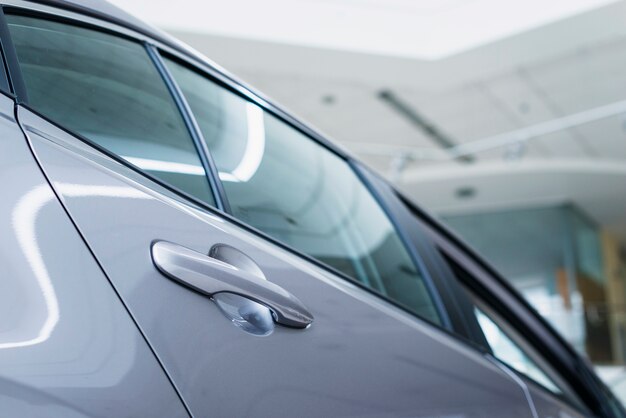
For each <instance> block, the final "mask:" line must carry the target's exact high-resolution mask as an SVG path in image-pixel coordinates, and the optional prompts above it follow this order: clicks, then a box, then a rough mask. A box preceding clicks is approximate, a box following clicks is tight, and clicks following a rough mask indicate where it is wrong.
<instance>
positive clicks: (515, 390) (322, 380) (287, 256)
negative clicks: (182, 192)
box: [19, 109, 532, 417]
mask: <svg viewBox="0 0 626 418" xmlns="http://www.w3.org/2000/svg"><path fill="white" fill-rule="evenodd" d="M19 118H20V121H21V122H22V124H23V125H24V127H25V129H26V131H27V134H28V136H29V138H30V140H31V142H32V145H33V146H34V149H35V152H36V155H37V156H38V158H39V159H40V161H41V162H42V164H43V166H44V167H45V171H46V173H47V175H48V177H49V179H50V180H51V181H52V183H53V185H54V188H55V189H56V190H57V192H58V193H59V194H60V195H61V196H62V200H63V202H64V205H65V206H66V208H67V209H68V210H69V213H70V214H71V216H72V218H73V219H74V221H75V222H76V223H77V224H78V225H79V227H80V229H81V231H82V233H83V234H84V236H85V238H86V240H87V242H88V244H89V245H90V247H91V248H92V250H93V251H94V253H95V255H96V256H97V257H98V259H99V260H100V262H101V264H102V266H103V268H104V270H105V272H106V273H107V275H108V277H109V278H110V280H111V281H112V283H113V284H114V286H115V288H116V290H117V291H118V293H119V294H120V295H121V297H122V298H123V300H124V301H125V303H126V304H127V306H128V308H129V310H130V311H131V313H132V314H133V316H134V317H135V318H136V320H137V321H138V323H139V326H140V327H141V329H142V331H143V333H144V334H145V335H146V337H147V339H148V341H149V343H150V345H151V347H152V348H153V350H155V352H156V353H157V355H158V356H159V358H160V359H161V361H162V362H163V363H164V364H165V365H166V367H167V371H168V373H169V376H170V378H171V379H172V380H173V382H174V384H175V385H176V387H177V388H178V390H179V391H180V393H181V395H182V397H183V399H184V401H185V402H186V404H187V406H188V407H189V409H190V411H191V412H192V414H195V415H198V416H219V417H221V416H237V417H245V416H257V417H258V416H260V417H263V416H272V417H276V416H300V417H305V416H412V417H431V416H448V417H453V416H454V417H456V416H459V417H504V416H506V417H530V416H532V415H531V409H530V407H529V404H528V402H527V400H526V397H525V394H524V391H523V390H522V388H521V387H520V386H519V385H518V383H516V382H515V381H514V380H512V379H511V378H510V376H508V375H507V374H506V373H504V372H503V371H502V370H500V369H499V368H498V367H497V366H496V365H494V364H493V363H491V362H490V361H489V360H488V359H486V358H485V357H484V356H483V354H482V353H480V352H478V351H476V350H474V349H472V348H469V346H467V345H465V344H464V343H461V342H460V341H458V340H456V339H455V338H454V337H451V336H449V335H447V334H445V333H444V332H442V331H441V330H439V329H437V328H436V327H434V326H432V325H429V324H426V323H424V322H422V321H420V320H419V319H416V318H415V317H413V316H411V315H409V314H406V313H404V312H402V311H400V310H399V309H397V308H395V307H393V306H390V305H388V304H386V303H385V302H383V301H381V300H380V299H379V298H377V297H375V296H373V295H371V294H369V293H367V292H365V291H364V290H362V289H360V288H356V287H354V286H353V285H351V284H350V283H348V282H346V281H344V280H342V279H340V278H337V277H334V276H333V275H332V274H330V273H328V272H327V271H325V270H322V269H320V268H318V267H316V266H314V265H312V264H311V263H308V262H306V261H305V260H303V259H300V258H299V257H297V256H295V255H293V254H291V253H288V252H286V251H284V250H282V249H280V248H278V247H276V246H274V245H272V244H270V243H268V242H266V241H265V240H263V239H261V238H259V237H257V236H256V235H253V234H251V233H249V232H247V231H244V230H242V229H241V228H239V227H237V226H236V225H233V224H230V223H229V222H227V221H225V220H224V219H222V218H221V217H219V216H217V215H214V214H211V213H209V212H206V211H204V210H200V209H198V208H195V207H193V206H191V205H189V204H186V203H185V202H184V201H183V200H182V199H181V198H178V197H177V196H175V195H174V194H173V193H171V192H168V191H167V190H164V189H162V188H161V187H159V186H158V185H156V184H153V183H152V182H150V181H149V180H148V179H146V178H144V177H142V176H141V175H139V174H137V173H136V172H134V171H132V170H130V169H129V168H127V167H125V166H123V165H121V164H119V163H117V162H115V161H113V160H111V159H109V158H107V157H105V156H103V155H101V154H99V153H98V152H96V151H95V150H93V149H92V148H90V147H88V146H86V145H85V144H83V143H82V142H80V141H79V140H77V139H76V138H73V137H71V136H70V135H68V134H67V133H66V132H64V131H62V130H60V129H58V128H55V127H53V126H52V125H51V124H49V123H47V122H46V121H44V120H42V119H41V118H39V117H37V116H36V115H34V114H32V113H30V112H29V111H27V110H25V109H20V110H19ZM155 240H166V241H170V242H175V243H177V244H180V245H183V246H185V247H187V248H190V249H192V250H194V251H197V252H199V253H202V254H209V251H210V249H211V248H212V247H213V246H214V245H215V244H222V245H228V246H231V247H233V248H236V249H237V250H239V251H241V252H242V253H244V254H246V255H247V256H248V257H250V258H251V259H252V260H254V261H255V263H256V264H258V266H259V267H260V268H261V269H262V271H263V273H264V274H265V276H266V277H267V279H268V280H271V281H272V282H273V283H276V284H277V285H278V286H281V287H282V288H284V289H286V290H287V291H289V292H290V293H292V294H294V295H297V297H298V298H299V299H300V300H301V301H302V302H303V303H304V304H305V305H306V306H307V307H308V308H309V309H310V310H311V313H312V314H313V315H314V316H315V322H314V323H313V324H312V326H310V327H309V328H307V329H305V330H298V329H290V328H286V327H276V329H275V331H274V332H273V333H272V334H271V335H269V336H267V337H265V338H258V337H255V336H252V335H248V334H246V333H243V332H241V331H240V330H238V329H236V328H235V327H233V326H232V325H231V324H230V322H229V321H228V320H226V318H224V317H223V315H222V314H221V313H220V312H219V310H218V308H217V306H216V305H215V304H214V303H212V302H211V301H210V300H208V299H207V298H206V297H204V296H202V295H200V294H198V293H196V292H194V291H191V290H189V289H187V288H184V287H182V286H180V285H178V284H176V283H174V282H173V281H171V280H169V279H167V278H165V277H163V275H162V274H161V273H160V272H159V271H158V270H157V269H156V268H155V266H154V264H153V262H152V259H151V254H150V248H151V244H152V243H153V242H154V241H155Z"/></svg>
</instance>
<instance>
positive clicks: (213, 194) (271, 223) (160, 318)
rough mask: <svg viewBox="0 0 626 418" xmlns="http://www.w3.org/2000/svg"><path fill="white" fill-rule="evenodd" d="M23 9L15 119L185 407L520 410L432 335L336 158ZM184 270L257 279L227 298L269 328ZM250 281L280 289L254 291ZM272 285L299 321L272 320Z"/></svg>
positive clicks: (417, 282)
mask: <svg viewBox="0 0 626 418" xmlns="http://www.w3.org/2000/svg"><path fill="white" fill-rule="evenodd" d="M36 9H37V11H33V10H29V11H28V12H27V13H26V12H25V11H24V10H23V9H20V8H11V9H7V10H6V12H7V21H8V29H9V33H10V34H11V40H12V43H13V45H14V46H15V53H16V56H17V58H18V60H19V72H20V76H21V77H22V80H23V83H24V86H25V88H26V93H27V94H23V95H22V97H20V98H19V99H20V101H21V102H22V103H23V104H22V105H21V106H19V109H18V118H19V121H20V123H21V125H22V128H23V129H24V131H25V133H26V135H27V137H28V139H29V141H30V144H31V146H32V147H33V150H34V153H35V155H36V157H37V159H38V161H39V162H40V164H41V166H42V168H43V170H44V172H45V173H46V175H47V177H48V179H49V180H50V181H51V183H52V185H53V187H54V189H55V191H56V192H57V193H58V194H59V196H60V197H61V199H62V202H63V204H64V205H65V208H66V209H67V210H68V213H69V214H70V216H71V217H72V219H73V221H74V222H75V223H76V225H77V227H78V228H79V230H80V232H81V234H82V235H83V237H84V238H85V241H86V242H87V244H88V245H89V247H90V249H91V250H92V251H93V253H94V254H95V256H96V257H97V259H98V260H99V262H100V264H101V265H102V268H103V271H104V272H105V273H106V275H107V276H108V278H109V279H110V281H111V283H112V285H113V286H114V288H115V290H116V291H117V292H118V293H119V295H120V296H121V298H122V299H123V301H124V302H125V304H126V306H127V308H128V310H129V312H130V314H131V315H132V316H133V318H134V319H135V320H136V322H137V323H138V325H139V327H140V329H141V331H142V332H143V333H144V335H145V336H146V339H147V340H148V342H149V344H150V345H151V347H152V349H153V350H154V352H155V354H156V356H157V357H158V359H159V361H160V362H161V363H162V364H163V366H164V368H165V370H166V372H167V373H168V375H169V377H170V379H171V380H172V382H173V383H174V385H175V386H176V388H177V390H178V391H179V394H180V396H181V398H182V399H183V401H184V402H185V404H186V406H187V407H188V409H189V411H190V412H191V413H192V414H194V415H199V416H210V415H212V416H294V415H296V416H355V415H358V416H398V415H402V416H404V415H410V416H459V415H462V416H466V417H479V416H480V417H484V416H493V417H500V416H511V417H517V416H519V417H527V416H531V409H530V407H529V404H528V400H527V398H526V395H525V393H524V391H523V390H521V388H520V386H519V385H518V383H517V382H515V380H514V379H512V378H511V376H509V375H508V374H507V373H506V372H505V371H503V370H502V369H501V368H500V367H498V366H497V364H495V363H494V362H492V361H489V360H488V359H486V358H485V356H484V355H483V353H481V352H480V351H478V350H475V349H473V348H470V347H469V346H467V345H466V344H464V343H462V342H461V341H460V340H459V339H458V338H457V337H455V336H454V335H452V333H450V332H449V330H450V325H449V319H448V318H447V312H446V311H445V310H444V309H442V304H441V303H440V301H439V295H438V294H437V292H436V290H435V287H434V286H433V285H432V283H431V282H430V278H429V277H428V275H427V273H426V271H425V270H424V269H423V268H422V266H421V264H420V262H419V259H418V258H417V257H416V254H413V253H412V252H411V251H409V250H408V249H407V246H406V241H405V240H404V239H403V238H402V237H401V236H400V235H399V234H398V233H397V231H396V229H395V227H394V223H393V222H392V221H391V220H390V219H389V218H388V216H387V214H386V212H385V211H384V210H383V208H382V207H381V206H380V205H379V203H378V202H377V201H376V200H375V199H374V198H373V196H372V195H371V194H370V192H369V191H368V190H367V188H366V187H365V186H364V185H363V184H362V183H361V181H360V180H359V178H358V176H357V175H356V174H355V172H354V171H353V170H352V168H351V167H350V165H349V164H348V163H347V162H346V161H345V160H344V159H343V158H342V157H341V156H340V155H337V154H336V153H334V152H333V151H332V150H330V149H328V148H327V147H325V146H322V145H320V144H318V143H317V142H315V141H313V140H312V139H310V138H308V137H307V136H306V135H304V134H303V133H302V132H300V131H298V130H297V129H295V128H294V127H292V126H291V125H289V124H287V123H285V122H284V121H283V120H282V119H281V118H279V117H277V116H276V115H273V114H272V113H271V112H269V111H268V110H266V109H264V108H263V107H262V105H263V104H264V103H263V102H262V101H259V102H252V101H249V100H246V99H245V98H244V97H242V96H241V95H238V94H235V93H234V92H232V91H229V90H228V89H227V88H225V87H224V86H222V85H220V83H217V82H214V81H211V80H209V79H208V78H207V77H206V75H205V74H204V73H203V72H202V71H200V70H197V69H195V68H194V67H193V66H190V65H189V64H187V63H185V61H184V59H183V58H182V56H181V55H180V54H179V53H177V52H176V51H174V50H169V51H168V53H169V55H168V58H167V59H165V60H164V59H162V57H161V52H160V51H159V50H158V49H157V48H156V47H155V46H154V44H155V42H154V41H152V40H151V39H148V38H145V37H144V36H143V35H139V34H135V33H132V32H131V31H129V30H128V29H121V28H118V27H116V26H113V25H110V24H104V23H102V22H99V21H96V20H94V19H91V18H87V17H84V16H78V15H74V14H72V13H69V12H60V11H58V10H55V9H51V8H48V7H45V6H38V7H36ZM75 20H80V25H77V24H76V22H75ZM103 26H104V27H105V28H104V29H103ZM118 31H119V32H121V33H123V35H120V34H115V33H111V32H118ZM157 44H158V43H157ZM162 48H163V49H167V48H166V47H164V46H162ZM175 80H176V81H178V82H179V83H180V86H179V85H178V84H177V83H176V82H175ZM221 83H222V84H225V83H224V81H222V82H221ZM238 88H240V87H238ZM194 92H199V93H198V94H197V96H198V97H195V96H194V95H193V93H194ZM202 100H206V101H208V104H207V103H203V102H202ZM204 105H207V106H208V105H211V106H214V107H213V109H212V110H213V111H211V112H208V113H206V114H205V113H202V112H203V111H206V110H207V109H206V108H205V107H203V106H204ZM192 111H193V112H194V113H192ZM211 130H213V132H212V131H211ZM261 136H262V139H261ZM261 142H262V145H261ZM207 148H209V149H210V150H211V151H212V155H213V156H214V157H215V160H216V161H215V162H213V161H212V157H211V155H209V154H208V153H207V152H206V150H207ZM158 243H166V245H169V246H170V247H167V248H169V249H173V250H172V252H171V253H170V255H171V254H174V257H173V258H168V260H169V261H172V260H173V261H172V263H173V264H174V265H173V267H172V266H171V265H169V266H170V267H172V268H171V269H168V267H167V266H165V267H164V263H160V260H161V259H160V258H159V256H158V255H157V256H156V257H155V248H159V247H157V244H158ZM222 249H227V251H226V253H228V254H230V255H231V256H224V254H226V253H224V252H223V251H222ZM180 254H187V256H188V257H187V258H185V257H183V258H182V259H181V258H177V256H179V255H180ZM233 254H234V255H233ZM181 260H182V261H181ZM190 260H192V261H193V260H195V261H194V263H195V264H193V266H191V267H190V264H185V263H187V262H190ZM216 260H217V261H216ZM161 261H162V260H161ZM155 262H156V264H157V265H155ZM177 262H178V264H176V263H177ZM198 263H199V264H198ZM197 265H200V266H201V267H199V268H198V269H195V267H194V266H197ZM207 266H209V267H207ZM211 266H213V267H211ZM215 266H217V267H219V269H218V270H215V268H217V267H215ZM189 271H192V273H194V274H195V276H194V277H195V278H196V279H198V280H200V281H203V280H205V279H206V280H209V281H211V282H214V281H215V279H216V277H217V276H219V275H222V274H227V276H228V277H230V278H232V279H233V280H235V281H237V280H240V279H242V277H243V279H246V280H248V281H249V282H250V281H251V282H254V281H255V280H256V282H254V286H256V287H254V286H253V290H252V291H249V292H248V293H246V292H243V291H241V292H240V291H236V292H234V293H237V294H239V296H244V297H245V298H244V300H251V301H253V302H254V301H256V302H259V301H261V302H266V305H268V306H270V308H273V309H272V311H273V312H272V313H273V314H274V317H275V319H276V322H278V323H279V324H277V325H275V326H274V325H272V327H271V328H268V329H265V330H264V331H263V332H256V331H258V328H254V327H252V328H250V327H248V325H250V323H252V325H259V323H256V322H254V321H256V320H257V319H258V318H257V317H250V316H246V315H245V314H243V313H242V306H243V305H238V304H239V303H243V302H241V298H240V299H239V300H229V301H227V303H225V304H222V305H221V306H220V307H218V306H217V304H216V303H214V301H213V300H215V301H218V299H219V298H217V297H215V296H214V297H213V298H210V297H208V296H207V294H202V293H201V292H198V291H196V290H201V289H199V287H202V286H201V285H200V284H198V282H194V283H195V284H193V285H192V286H191V287H193V288H194V289H195V290H192V289H191V288H190V287H189V286H183V285H181V283H180V282H181V281H185V280H184V279H185V277H186V274H187V273H189ZM225 272H226V273H225ZM163 273H166V274H163ZM166 275H168V276H169V277H166ZM183 276H185V277H183ZM172 279H174V280H172ZM263 280H268V281H269V282H271V284H272V286H274V288H276V287H277V286H278V289H280V291H277V290H276V289H274V290H273V291H272V292H270V296H268V297H266V298H264V297H263V296H261V295H260V294H259V293H255V290H254V289H259V288H264V289H265V288H267V286H264V285H262V284H259V283H261V282H262V281H263ZM229 289H230V290H231V291H232V288H229ZM248 290H249V289H248ZM212 291H218V292H219V291H220V290H219V289H217V290H215V289H213V290H212ZM281 292H282V293H281ZM205 293H206V292H205ZM277 293H281V294H283V296H284V295H287V296H289V297H291V296H293V297H295V298H296V299H297V301H298V302H297V303H296V305H297V307H298V309H299V308H303V309H304V310H302V311H299V312H300V313H303V314H304V317H305V319H306V318H307V316H308V317H309V318H310V317H312V318H313V323H312V324H311V325H310V326H308V327H306V328H304V327H303V324H302V323H299V322H297V321H296V322H295V323H294V322H292V323H290V322H288V321H286V322H285V321H282V322H281V317H280V315H277V313H278V311H279V309H278V304H277V305H276V306H274V305H272V303H274V302H275V301H276V300H277V299H275V297H276V294H277ZM265 296H267V295H265ZM273 298H274V299H273ZM274 308H275V309H274ZM287 311H289V309H287V310H286V311H285V312H287ZM238 315H239V316H238ZM297 318H298V317H297V316H296V319H297ZM283 319H284V318H283ZM292 319H293V317H292ZM257 322H258V321H257ZM261 322H262V321H261ZM281 324H282V325H281ZM304 325H306V324H304ZM259 334H262V335H259Z"/></svg>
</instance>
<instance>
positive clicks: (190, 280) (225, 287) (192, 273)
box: [151, 241, 313, 328]
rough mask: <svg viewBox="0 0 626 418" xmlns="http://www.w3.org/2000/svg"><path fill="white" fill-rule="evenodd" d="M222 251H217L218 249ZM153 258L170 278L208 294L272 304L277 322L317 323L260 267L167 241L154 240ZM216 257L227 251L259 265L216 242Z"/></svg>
mask: <svg viewBox="0 0 626 418" xmlns="http://www.w3.org/2000/svg"><path fill="white" fill-rule="evenodd" d="M216 247H217V248H220V249H221V251H215V248H216ZM151 253H152V261H153V262H154V265H155V266H156V268H157V269H158V270H159V271H161V273H163V274H164V275H165V276H167V277H169V278H170V279H172V280H174V281H176V282H179V283H181V284H183V285H184V286H187V287H189V288H191V289H194V290H196V291H198V292H200V293H202V294H204V295H206V296H213V295H214V294H216V293H220V292H228V293H235V294H238V295H241V296H245V297H247V298H249V299H252V300H254V301H257V302H260V303H262V304H263V305H266V306H267V307H269V308H270V309H271V310H272V312H273V314H274V317H275V318H276V322H277V323H279V324H282V325H286V326H288V327H294V328H306V327H307V326H309V325H310V324H311V323H312V322H313V315H311V313H310V312H309V311H308V310H307V308H306V307H305V306H304V305H303V304H302V302H300V300H298V298H297V297H295V296H294V295H292V294H291V293H289V292H288V291H286V290H285V289H283V288H281V287H280V286H277V285H275V284H274V283H272V282H270V281H268V280H267V278H266V277H265V275H264V274H263V272H262V270H261V269H260V268H258V266H257V267H256V268H255V269H254V271H252V272H251V271H250V270H251V267H248V268H238V267H237V266H236V265H233V264H229V263H227V262H224V261H222V260H219V259H217V258H215V257H214V256H210V255H204V254H201V253H199V252H197V251H194V250H191V249H189V248H185V247H183V246H181V245H177V244H174V243H171V242H167V241H156V242H154V243H152V250H151ZM211 253H213V254H214V255H215V256H219V255H222V257H223V254H224V253H226V254H227V255H229V256H230V257H228V259H229V260H230V259H233V258H235V257H234V254H237V253H238V254H239V257H237V258H236V259H235V260H230V261H231V262H232V263H237V262H238V261H239V260H244V261H247V263H246V265H247V266H256V263H254V262H252V261H251V260H250V258H248V257H246V256H245V254H242V253H240V252H239V251H237V250H236V249H234V248H232V247H229V246H225V245H216V246H214V247H213V248H212V249H211V250H210V251H209V254H211Z"/></svg>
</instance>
